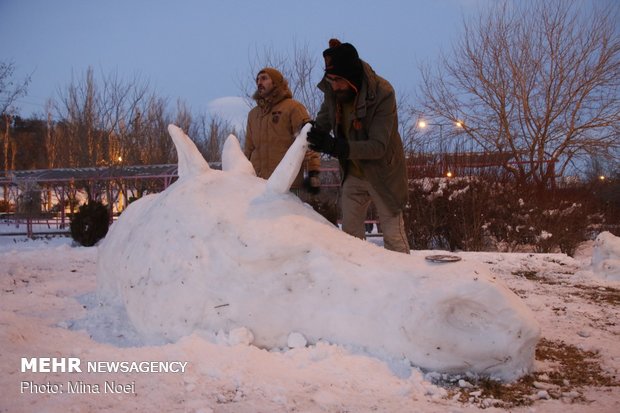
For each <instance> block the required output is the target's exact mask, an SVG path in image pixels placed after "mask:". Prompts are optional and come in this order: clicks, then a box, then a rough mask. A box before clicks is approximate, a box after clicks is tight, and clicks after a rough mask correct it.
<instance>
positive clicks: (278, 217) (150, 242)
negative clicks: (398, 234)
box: [97, 127, 540, 380]
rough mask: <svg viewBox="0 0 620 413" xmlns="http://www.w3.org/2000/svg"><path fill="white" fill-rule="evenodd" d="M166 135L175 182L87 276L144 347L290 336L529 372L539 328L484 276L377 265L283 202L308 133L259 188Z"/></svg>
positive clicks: (295, 204) (112, 242)
mask: <svg viewBox="0 0 620 413" xmlns="http://www.w3.org/2000/svg"><path fill="white" fill-rule="evenodd" d="M169 130H170V133H171V134H172V135H173V138H174V142H175V144H176V146H177V151H179V152H180V153H179V159H180V160H181V162H183V165H182V168H181V167H180V168H179V170H180V172H181V171H182V172H183V177H182V178H181V179H179V180H178V181H177V182H175V183H174V184H173V185H171V186H170V187H168V189H166V190H165V191H164V192H162V193H159V194H155V195H150V196H148V197H146V198H143V199H140V200H138V201H136V202H133V203H132V204H130V205H129V207H128V208H127V210H126V211H125V212H123V214H122V215H121V216H120V218H119V220H118V221H117V222H116V223H115V224H113V225H112V227H111V229H110V232H109V233H108V235H107V237H106V238H105V240H104V241H103V243H102V244H101V245H100V246H99V260H98V264H97V265H98V268H97V271H98V293H99V296H100V299H101V301H102V303H103V304H104V305H119V304H120V305H123V306H124V307H125V309H126V311H127V314H128V316H129V318H130V319H131V321H132V323H133V324H134V325H135V327H136V329H137V330H138V331H139V332H140V333H141V334H142V335H143V336H144V337H145V339H146V340H147V341H149V342H153V343H161V342H162V341H163V342H165V341H175V340H178V339H179V338H180V337H183V336H185V335H189V334H190V333H192V332H193V331H196V330H204V331H210V332H218V331H226V332H231V331H235V329H239V328H245V329H247V331H248V334H247V335H244V337H246V336H247V337H251V340H252V344H254V345H256V346H259V347H264V348H286V347H287V346H289V344H290V343H289V338H290V335H291V333H296V334H299V335H301V336H303V337H304V338H305V340H307V342H308V343H310V344H314V343H316V342H318V341H319V340H326V341H329V342H332V343H336V344H341V345H350V346H355V347H358V348H362V349H364V350H366V351H367V352H368V353H370V354H373V355H378V356H385V357H392V358H401V357H402V358H407V359H408V360H410V361H411V362H412V363H413V364H414V365H416V366H419V367H421V368H424V369H428V370H433V371H441V372H449V373H461V372H466V371H470V372H475V373H480V374H484V375H489V376H491V377H495V378H499V379H503V380H513V379H516V378H518V377H519V376H521V375H523V374H525V373H527V372H528V371H530V369H531V367H532V364H533V360H534V350H535V347H536V343H537V341H538V339H539V335H540V331H539V326H538V324H537V323H536V321H535V320H534V317H533V316H532V314H531V312H530V310H529V309H528V308H527V307H526V306H525V305H524V303H523V302H522V301H521V300H520V299H519V297H517V296H516V295H515V294H513V293H512V292H511V291H510V290H509V289H508V288H506V287H505V286H504V285H503V284H501V283H500V282H499V281H497V280H495V279H494V277H493V276H492V275H491V274H490V273H489V271H488V269H487V268H486V266H484V265H482V264H480V263H477V262H468V261H467V260H462V261H460V262H458V263H452V264H435V263H432V262H428V261H425V260H424V259H422V258H415V257H413V256H408V255H405V254H399V253H395V252H391V251H387V250H385V249H383V248H379V247H377V246H375V245H373V244H370V243H368V242H365V241H362V240H359V239H356V238H353V237H350V236H348V235H346V234H344V233H343V232H341V231H340V230H339V229H337V228H336V227H334V226H333V225H331V224H330V223H329V222H328V221H327V220H325V219H324V218H323V217H322V216H320V215H319V214H317V213H316V212H314V211H313V210H312V209H311V208H309V207H308V206H307V205H305V204H303V203H302V202H301V201H300V200H299V199H298V198H297V197H295V196H294V195H292V194H291V193H289V192H288V187H287V185H290V183H289V182H292V178H291V177H294V175H296V173H297V171H298V168H299V162H301V159H302V158H303V156H304V153H305V150H306V136H305V135H306V134H305V131H304V132H302V133H300V135H299V136H298V138H297V139H298V140H300V141H299V142H298V143H297V144H295V145H293V146H292V147H291V148H290V150H289V153H287V155H286V158H285V159H286V163H285V164H284V163H283V164H281V168H279V169H278V170H277V174H274V175H272V179H273V180H271V182H270V183H268V182H267V181H265V180H263V179H260V178H257V177H256V176H255V175H254V174H253V173H252V170H251V169H250V168H248V167H247V165H245V166H244V164H245V163H248V164H249V161H247V159H245V157H244V155H243V153H241V150H240V148H239V145H238V144H236V143H235V142H232V143H231V144H229V145H226V146H225V148H226V149H225V150H226V152H227V153H225V154H224V155H223V160H224V163H230V164H231V165H233V166H227V165H223V170H222V171H218V170H214V169H210V168H208V166H206V165H205V164H206V162H205V161H204V159H202V158H201V157H200V155H199V153H198V151H197V149H196V147H195V146H194V145H193V144H192V143H191V140H190V139H189V138H188V137H187V136H185V135H184V133H183V132H182V131H181V130H180V129H178V128H175V127H171V128H169ZM187 152H189V153H187ZM236 331H240V330H236ZM248 339H249V338H248Z"/></svg>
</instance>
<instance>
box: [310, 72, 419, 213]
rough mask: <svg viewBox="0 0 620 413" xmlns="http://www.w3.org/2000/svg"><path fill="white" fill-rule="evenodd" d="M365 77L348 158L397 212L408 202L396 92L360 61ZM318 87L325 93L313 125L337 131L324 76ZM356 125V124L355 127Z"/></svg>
mask: <svg viewBox="0 0 620 413" xmlns="http://www.w3.org/2000/svg"><path fill="white" fill-rule="evenodd" d="M362 64H363V67H364V79H363V81H362V87H361V88H360V92H359V94H358V96H357V98H356V101H355V118H357V122H356V121H355V120H352V121H351V124H350V125H344V127H348V136H349V159H351V160H356V161H357V162H358V164H359V165H360V167H361V169H362V171H363V173H364V177H365V179H366V180H367V181H368V182H370V184H371V185H372V186H373V188H374V189H375V190H376V191H377V192H378V193H379V195H380V196H381V198H382V199H383V201H384V202H385V204H386V205H387V207H388V208H389V209H390V210H391V211H392V212H393V213H394V214H396V213H397V212H398V211H401V210H403V208H404V207H405V204H406V203H407V197H408V185H407V168H406V165H405V154H404V150H403V142H402V139H401V137H400V133H399V132H398V114H397V111H396V95H395V93H394V89H393V88H392V85H390V83H389V82H388V81H387V80H385V79H383V78H382V77H380V76H378V75H377V74H376V73H375V72H374V70H373V69H372V68H371V67H370V65H369V64H368V63H366V62H362ZM318 88H319V89H321V90H322V91H323V93H324V95H325V98H324V101H323V104H322V105H321V109H320V110H319V113H318V114H317V117H316V120H315V122H316V125H317V127H318V128H320V129H323V130H329V131H334V134H335V133H336V131H335V129H336V98H335V95H334V93H333V91H332V89H331V87H330V86H329V84H328V83H327V82H326V81H325V79H323V80H322V81H321V82H320V83H319V84H318ZM355 126H357V128H356V127H355ZM346 166H347V163H346V161H343V160H340V172H341V176H342V182H344V180H345V179H346V176H347V170H346Z"/></svg>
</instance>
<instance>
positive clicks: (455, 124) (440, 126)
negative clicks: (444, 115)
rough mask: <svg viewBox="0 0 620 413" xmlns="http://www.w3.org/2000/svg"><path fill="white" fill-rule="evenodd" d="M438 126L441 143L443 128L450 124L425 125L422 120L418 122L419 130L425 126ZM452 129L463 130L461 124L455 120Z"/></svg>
mask: <svg viewBox="0 0 620 413" xmlns="http://www.w3.org/2000/svg"><path fill="white" fill-rule="evenodd" d="M429 125H430V126H439V140H440V141H443V127H444V126H448V125H450V123H441V122H439V123H427V122H426V121H425V120H424V119H422V120H420V121H419V122H418V127H419V128H420V129H424V128H426V127H427V126H429ZM453 125H454V127H456V128H463V122H461V121H460V120H457V121H456V122H454V123H453Z"/></svg>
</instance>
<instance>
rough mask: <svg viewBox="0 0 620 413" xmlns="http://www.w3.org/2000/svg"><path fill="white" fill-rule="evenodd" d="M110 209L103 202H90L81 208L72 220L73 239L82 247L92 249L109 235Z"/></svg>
mask: <svg viewBox="0 0 620 413" xmlns="http://www.w3.org/2000/svg"><path fill="white" fill-rule="evenodd" d="M109 225H110V222H109V215H108V209H107V208H106V207H105V205H103V204H102V203H101V202H98V201H92V200H91V201H89V202H88V203H87V204H84V205H82V206H80V209H79V211H78V212H77V213H76V214H75V215H74V216H73V218H72V219H71V237H72V238H73V239H74V240H75V241H76V242H78V243H79V244H80V245H83V246H85V247H91V246H93V245H95V244H96V243H97V241H99V240H100V239H102V238H103V237H105V235H106V234H107V233H108V227H109Z"/></svg>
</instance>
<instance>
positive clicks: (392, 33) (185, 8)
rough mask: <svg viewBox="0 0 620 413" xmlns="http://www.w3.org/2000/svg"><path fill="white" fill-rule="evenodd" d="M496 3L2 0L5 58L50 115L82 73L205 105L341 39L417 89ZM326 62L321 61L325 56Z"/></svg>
mask: <svg viewBox="0 0 620 413" xmlns="http://www.w3.org/2000/svg"><path fill="white" fill-rule="evenodd" d="M491 3H492V1H491V0H434V1H431V0H401V1H397V0H382V1H377V0H356V1H349V0H345V1H334V0H330V1H324V0H318V1H293V0H287V1H280V0H271V1H240V0H226V1H212V0H203V1H200V0H178V1H171V0H170V1H163V0H131V1H128V0H106V1H96V0H81V1H78V0H54V1H49V0H0V38H1V39H3V45H2V48H0V50H1V52H0V60H2V61H5V62H6V61H8V62H12V63H14V65H15V67H16V73H15V79H14V80H17V81H19V80H21V79H23V78H24V77H25V76H27V75H28V74H31V84H30V86H29V88H28V95H27V96H25V97H23V98H21V99H20V100H19V101H18V107H19V108H20V113H21V114H22V116H29V115H31V114H42V113H43V111H44V103H45V101H46V100H47V99H49V98H57V97H58V93H59V90H61V89H65V88H66V86H67V85H68V84H69V83H70V82H71V79H72V76H73V78H74V79H80V78H81V77H83V75H84V73H85V72H86V70H87V68H88V67H92V68H93V70H94V73H95V77H96V78H98V77H101V76H102V75H107V74H110V73H113V72H114V73H117V74H118V75H119V76H120V77H121V78H122V79H126V80H131V79H135V78H136V77H138V78H139V79H141V80H144V81H148V82H149V84H150V86H151V87H152V89H153V90H154V91H155V92H156V93H157V94H158V95H159V96H162V97H168V98H169V99H170V101H171V102H175V101H176V100H177V99H181V100H183V101H185V102H186V103H187V104H188V105H189V107H190V108H191V109H192V111H193V112H195V113H202V112H204V111H209V110H213V109H214V108H216V107H219V106H218V105H219V103H223V104H225V105H230V102H231V100H230V98H231V97H235V96H240V95H242V87H241V80H242V79H244V78H245V79H247V78H248V77H249V76H253V74H252V73H250V67H251V63H250V62H251V60H252V58H253V57H254V56H255V55H256V52H257V51H262V50H265V49H268V48H271V49H273V50H278V51H284V52H292V50H293V48H294V47H295V45H296V44H297V45H307V47H308V49H309V51H310V52H311V53H315V54H316V56H317V59H320V56H321V52H322V51H323V50H324V49H325V48H326V47H327V42H328V40H329V38H331V37H337V38H339V39H340V40H342V41H343V42H350V43H352V44H353V45H354V46H355V47H356V48H357V49H358V52H359V54H360V57H361V58H362V59H364V60H366V61H367V62H369V63H370V64H371V65H372V66H373V68H374V69H375V70H376V71H377V73H378V74H380V75H381V76H383V77H385V78H386V79H388V80H389V81H390V82H391V83H392V84H393V85H394V87H395V88H396V90H397V92H402V93H412V92H414V91H415V89H416V88H417V87H418V85H419V82H420V78H419V74H418V72H419V64H420V63H421V62H425V61H429V60H432V59H435V58H436V57H437V56H438V54H439V51H440V49H442V48H443V49H448V48H449V47H451V45H452V44H453V43H454V42H455V41H457V40H458V36H459V35H460V34H461V33H462V20H463V18H468V17H469V16H471V15H472V14H476V13H478V12H479V11H481V10H484V9H485V8H486V7H488V6H489V4H491ZM321 64H322V63H321Z"/></svg>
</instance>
